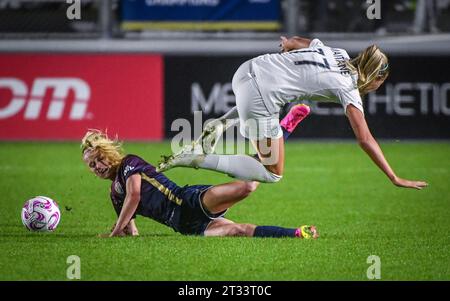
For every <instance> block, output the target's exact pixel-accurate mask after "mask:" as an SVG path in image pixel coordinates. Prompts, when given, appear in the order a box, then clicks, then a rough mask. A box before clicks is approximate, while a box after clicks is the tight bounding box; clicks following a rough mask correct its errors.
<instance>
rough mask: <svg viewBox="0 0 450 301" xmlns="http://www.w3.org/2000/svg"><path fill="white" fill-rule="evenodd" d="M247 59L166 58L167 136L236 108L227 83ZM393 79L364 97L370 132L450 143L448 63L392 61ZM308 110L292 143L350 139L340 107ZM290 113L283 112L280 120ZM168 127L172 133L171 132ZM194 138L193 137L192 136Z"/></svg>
mask: <svg viewBox="0 0 450 301" xmlns="http://www.w3.org/2000/svg"><path fill="white" fill-rule="evenodd" d="M249 58H250V57H247V56H214V57H211V56H208V57H206V56H183V57H181V56H166V57H165V118H164V120H165V124H164V127H165V136H166V137H167V138H170V137H174V136H175V135H177V134H178V133H179V132H180V129H179V127H178V126H175V125H176V124H175V123H173V122H174V120H179V119H180V118H183V119H187V120H189V122H190V123H191V125H194V111H201V114H200V113H197V118H196V121H197V123H198V122H199V121H200V117H201V119H202V121H203V122H204V121H205V120H207V119H210V118H216V117H218V116H220V115H222V114H224V113H225V112H226V111H227V110H228V109H229V108H231V107H233V105H234V103H235V99H234V95H233V91H232V89H231V79H232V77H233V74H234V72H235V70H236V69H237V68H238V67H239V65H240V64H241V63H243V62H244V61H246V60H247V59H249ZM390 65H391V73H390V76H389V78H388V80H387V81H386V82H385V84H384V85H383V86H382V87H381V88H380V89H379V90H378V91H376V93H371V94H369V95H367V96H366V97H365V100H364V108H365V115H366V118H367V121H368V123H369V126H370V128H371V130H372V132H373V134H374V136H375V137H377V138H387V139H448V138H450V57H446V56H417V57H405V56H402V57H396V56H394V57H390ZM306 103H308V104H310V105H311V108H312V115H311V116H310V117H308V118H307V119H306V120H305V121H304V123H303V124H302V125H301V127H300V128H299V129H298V130H296V131H295V133H294V136H293V137H306V138H352V137H353V133H352V131H351V128H350V125H349V123H348V121H347V118H345V115H344V112H343V110H342V109H341V107H340V105H337V104H317V103H312V102H306ZM287 109H288V108H285V109H284V110H283V112H282V114H284V113H285V111H286V110H287ZM172 126H174V127H173V129H172ZM193 136H196V135H194V133H193Z"/></svg>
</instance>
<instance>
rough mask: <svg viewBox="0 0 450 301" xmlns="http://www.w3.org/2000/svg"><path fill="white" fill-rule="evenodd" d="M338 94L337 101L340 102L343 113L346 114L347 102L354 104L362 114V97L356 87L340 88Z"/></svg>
mask: <svg viewBox="0 0 450 301" xmlns="http://www.w3.org/2000/svg"><path fill="white" fill-rule="evenodd" d="M339 94H340V95H339V101H340V102H341V104H342V106H343V107H344V112H345V115H347V106H348V105H349V104H352V105H354V106H355V107H356V108H357V109H358V110H360V111H361V113H363V115H364V108H363V104H362V99H361V95H360V94H359V91H358V89H352V90H349V91H345V90H341V91H340V93H339Z"/></svg>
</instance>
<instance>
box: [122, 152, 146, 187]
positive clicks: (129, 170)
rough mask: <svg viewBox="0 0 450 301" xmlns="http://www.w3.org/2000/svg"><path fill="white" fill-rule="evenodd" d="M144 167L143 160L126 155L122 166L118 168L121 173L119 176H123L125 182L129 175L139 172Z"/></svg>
mask: <svg viewBox="0 0 450 301" xmlns="http://www.w3.org/2000/svg"><path fill="white" fill-rule="evenodd" d="M144 167H145V162H144V161H143V160H142V159H141V158H139V157H137V156H132V155H131V156H128V157H127V158H125V160H124V162H123V163H122V168H121V169H120V172H121V173H122V174H121V176H122V177H123V180H124V181H123V182H124V183H125V184H126V182H127V180H128V178H129V177H131V176H132V175H134V174H137V173H141V172H142V171H143V169H144Z"/></svg>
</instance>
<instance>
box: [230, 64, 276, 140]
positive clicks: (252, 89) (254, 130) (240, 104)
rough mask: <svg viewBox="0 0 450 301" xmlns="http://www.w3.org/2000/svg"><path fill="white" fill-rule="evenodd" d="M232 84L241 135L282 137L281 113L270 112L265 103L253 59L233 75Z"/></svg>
mask: <svg viewBox="0 0 450 301" xmlns="http://www.w3.org/2000/svg"><path fill="white" fill-rule="evenodd" d="M232 86H233V92H234V95H235V96H236V107H237V110H238V114H239V120H240V132H241V135H242V136H244V137H245V138H248V139H250V140H261V139H263V138H272V139H278V138H281V137H282V136H283V131H282V130H281V126H280V119H279V113H278V112H277V113H275V114H272V113H270V112H269V110H268V109H267V107H266V105H265V104H264V101H263V99H262V96H261V93H260V91H259V88H258V84H257V83H256V81H255V78H254V74H253V71H252V67H251V60H250V61H246V62H245V63H243V64H242V65H241V66H240V67H239V68H238V70H237V71H236V73H235V74H234V76H233V81H232Z"/></svg>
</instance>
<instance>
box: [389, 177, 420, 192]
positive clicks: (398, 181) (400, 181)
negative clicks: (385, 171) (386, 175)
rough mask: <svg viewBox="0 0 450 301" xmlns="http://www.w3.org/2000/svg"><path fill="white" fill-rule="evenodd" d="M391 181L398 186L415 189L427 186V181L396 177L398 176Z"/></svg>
mask: <svg viewBox="0 0 450 301" xmlns="http://www.w3.org/2000/svg"><path fill="white" fill-rule="evenodd" d="M392 183H393V184H394V185H395V186H398V187H404V188H415V189H419V190H421V189H423V188H425V187H427V186H428V183H427V182H423V181H410V180H405V179H402V178H398V177H396V178H394V180H392Z"/></svg>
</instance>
